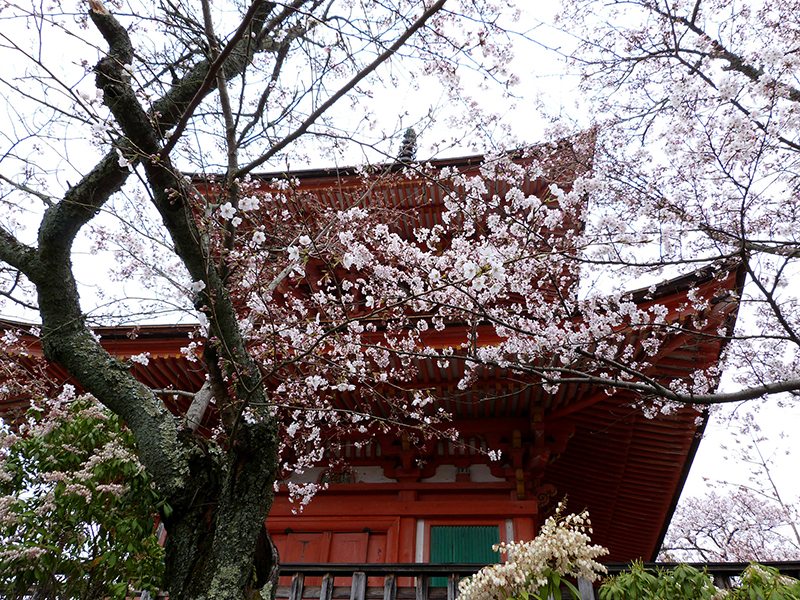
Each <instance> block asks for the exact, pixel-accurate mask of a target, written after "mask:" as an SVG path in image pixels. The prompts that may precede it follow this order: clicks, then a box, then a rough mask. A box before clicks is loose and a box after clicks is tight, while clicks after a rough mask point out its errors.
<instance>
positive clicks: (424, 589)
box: [277, 562, 800, 600]
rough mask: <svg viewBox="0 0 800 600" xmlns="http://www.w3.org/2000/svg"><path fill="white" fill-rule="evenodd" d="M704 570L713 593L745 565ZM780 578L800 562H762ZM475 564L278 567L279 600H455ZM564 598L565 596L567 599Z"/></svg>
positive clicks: (591, 598) (586, 592) (588, 588)
mask: <svg viewBox="0 0 800 600" xmlns="http://www.w3.org/2000/svg"><path fill="white" fill-rule="evenodd" d="M690 564H691V565H692V566H695V567H697V568H699V569H703V568H705V569H707V570H708V573H709V574H710V575H711V576H712V577H713V578H714V583H715V585H717V587H730V585H731V582H732V579H733V578H734V577H736V576H737V575H739V574H741V572H742V571H743V570H744V569H745V567H747V564H748V563H690ZM763 564H766V565H768V566H773V567H776V568H777V569H779V570H780V571H781V573H783V574H784V575H788V576H790V577H795V578H798V579H800V562H766V563H763ZM482 566H483V565H474V564H455V565H443V564H436V565H435V564H424V563H410V564H284V565H281V571H280V572H281V583H282V585H280V586H279V587H278V594H277V598H278V599H279V600H312V599H313V600H334V599H335V598H346V599H349V600H368V599H369V600H373V599H380V600H402V599H412V600H445V599H446V600H455V599H456V598H458V582H459V580H460V579H461V578H463V577H467V576H469V575H472V574H474V573H476V572H477V571H478V570H479V569H480V568H481V567H482ZM674 566H675V565H674V564H670V563H645V567H647V568H657V567H662V568H670V567H674ZM606 567H607V568H608V572H609V574H610V575H615V574H617V573H619V572H621V571H624V570H625V569H627V568H628V567H629V565H628V564H627V563H611V564H607V565H606ZM577 584H578V589H579V590H580V592H581V600H595V598H596V595H595V590H594V588H593V587H592V584H591V583H589V582H588V581H584V580H579V581H578V582H577ZM565 597H567V596H565Z"/></svg>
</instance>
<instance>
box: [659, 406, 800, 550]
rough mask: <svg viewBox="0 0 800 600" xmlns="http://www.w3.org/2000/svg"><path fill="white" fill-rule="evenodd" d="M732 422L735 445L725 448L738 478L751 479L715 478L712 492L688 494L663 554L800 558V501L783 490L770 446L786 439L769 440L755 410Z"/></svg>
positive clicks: (675, 518) (665, 540) (665, 542)
mask: <svg viewBox="0 0 800 600" xmlns="http://www.w3.org/2000/svg"><path fill="white" fill-rule="evenodd" d="M728 426H729V430H728V432H727V433H728V435H729V436H730V437H732V438H733V443H731V444H729V445H727V446H725V447H724V450H725V451H726V452H727V456H726V459H728V461H729V462H730V463H731V466H732V467H733V466H734V465H735V466H737V467H738V469H736V471H738V473H736V476H737V477H745V478H746V479H744V480H743V481H739V482H737V481H736V480H735V479H734V480H731V479H727V480H709V481H708V485H709V487H710V488H711V489H710V490H709V491H708V492H707V493H706V494H704V495H702V496H689V497H685V498H682V499H681V501H680V502H679V504H678V508H677V510H676V512H675V515H674V516H673V519H672V522H671V523H670V527H669V529H668V531H667V535H666V538H665V539H664V542H663V544H662V547H661V553H660V557H661V558H662V559H664V560H669V561H693V560H694V561H742V562H744V561H754V562H762V561H770V560H798V559H800V511H799V510H798V509H799V508H800V504H798V499H797V498H793V497H791V496H787V494H786V492H783V493H782V491H781V489H780V485H779V483H778V481H779V480H776V476H777V475H778V473H777V472H776V465H775V457H774V455H772V454H769V453H768V452H767V451H766V450H765V449H768V448H778V449H780V448H781V445H782V442H781V440H767V439H766V438H765V437H764V435H763V434H761V432H760V429H759V427H758V423H757V420H756V419H755V417H754V415H753V414H751V413H744V414H743V415H741V416H740V415H738V414H734V415H733V418H732V419H730V420H729V421H728ZM784 452H787V453H788V451H787V450H785V449H784ZM742 468H744V473H742ZM731 470H734V469H731ZM720 471H721V472H724V469H722V468H721V469H720Z"/></svg>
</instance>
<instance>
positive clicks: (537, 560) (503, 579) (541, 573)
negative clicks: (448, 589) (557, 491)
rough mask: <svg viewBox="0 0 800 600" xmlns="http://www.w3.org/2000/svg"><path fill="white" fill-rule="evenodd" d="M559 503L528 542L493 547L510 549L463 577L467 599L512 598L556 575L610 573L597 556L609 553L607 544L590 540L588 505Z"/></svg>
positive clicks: (461, 588) (590, 577) (586, 576)
mask: <svg viewBox="0 0 800 600" xmlns="http://www.w3.org/2000/svg"><path fill="white" fill-rule="evenodd" d="M563 511H564V505H563V503H562V504H559V505H558V507H557V509H556V512H555V514H554V515H553V516H551V517H549V518H548V519H547V520H546V521H545V523H544V525H542V528H541V530H540V531H539V534H538V535H537V536H536V537H535V538H534V539H533V540H530V541H527V542H508V543H502V544H499V545H498V546H495V547H494V549H495V550H497V551H499V552H501V553H502V554H505V555H506V557H507V560H506V562H504V563H500V564H496V565H491V566H488V567H484V568H483V569H481V570H480V571H479V572H478V573H477V574H475V575H474V576H472V577H469V578H467V579H463V580H462V581H461V582H460V583H459V598H462V600H507V599H508V598H522V597H526V598H527V597H528V596H527V595H525V594H535V593H536V592H537V591H538V590H540V589H542V588H544V587H545V586H547V585H548V583H549V582H550V581H551V578H552V576H553V575H558V576H568V577H574V578H583V579H586V580H588V581H596V580H597V579H598V578H599V577H600V575H601V574H604V573H606V569H605V567H604V566H603V565H601V564H600V563H599V562H597V559H598V558H599V557H601V556H604V555H606V554H608V550H606V549H605V548H603V547H602V546H598V545H593V544H591V543H590V541H591V538H590V534H591V533H592V527H591V522H590V520H589V515H588V513H587V512H586V511H584V512H582V513H579V514H566V515H565V514H563Z"/></svg>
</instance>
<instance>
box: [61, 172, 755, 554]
mask: <svg viewBox="0 0 800 600" xmlns="http://www.w3.org/2000/svg"><path fill="white" fill-rule="evenodd" d="M479 158H480V157H471V158H465V159H457V160H451V161H439V162H440V164H439V165H438V166H444V165H448V166H454V167H458V168H461V169H463V170H470V169H471V170H473V171H475V170H477V164H478V160H479ZM565 173H566V175H564V173H562V175H563V176H565V177H567V178H569V177H570V176H572V173H570V172H565ZM292 176H293V177H294V178H296V179H297V180H298V181H299V187H300V188H301V189H303V190H305V191H306V192H307V193H309V194H315V195H317V196H318V197H319V198H327V199H328V200H327V201H329V202H330V203H331V204H332V205H335V204H336V203H337V202H345V201H346V199H347V194H348V189H349V188H350V187H352V188H353V189H355V187H356V186H359V185H363V179H361V178H360V177H357V176H356V175H355V174H354V172H351V171H346V170H340V171H307V172H297V173H293V174H292ZM548 183H549V182H547V181H539V180H537V181H533V182H530V183H529V189H527V190H525V191H526V193H537V192H538V193H543V191H544V190H545V189H546V186H547V184H548ZM436 194H437V191H436V187H435V186H432V187H431V186H429V187H426V186H425V185H424V183H422V182H420V181H419V180H414V179H405V180H403V181H402V182H398V181H397V180H394V183H391V184H386V185H384V186H379V188H377V189H376V190H374V196H380V197H382V198H383V200H382V201H383V202H386V203H389V204H392V205H397V206H402V207H405V208H409V207H410V208H414V210H415V211H416V212H415V214H417V215H418V218H419V219H420V220H422V221H425V222H430V221H431V220H435V219H436V214H437V212H436V211H437V210H441V208H440V206H441V198H437V197H436ZM742 285H743V273H742V272H741V271H740V270H737V269H736V268H729V269H727V270H725V269H722V270H719V269H718V270H712V269H707V270H703V271H698V272H695V273H692V274H689V275H685V276H682V277H679V278H677V279H673V280H670V281H666V282H664V283H662V284H660V285H658V286H654V287H651V288H649V289H648V290H642V291H640V292H633V293H632V298H633V299H634V300H635V302H636V303H637V304H638V306H639V307H640V308H646V307H647V306H649V305H651V304H655V303H658V304H661V305H663V306H665V307H666V308H667V309H668V315H667V317H666V320H667V322H668V323H673V324H675V325H676V326H677V327H676V333H673V334H671V336H670V337H669V339H668V340H667V341H666V342H665V343H663V344H662V347H661V348H660V350H659V351H658V354H657V356H655V357H654V358H652V359H651V362H652V364H653V366H652V368H651V369H650V371H648V372H647V373H646V375H647V376H648V377H651V378H654V379H656V380H661V381H671V380H675V379H681V378H687V379H688V378H689V377H690V376H691V375H692V374H693V373H694V372H695V371H697V370H698V369H704V368H707V367H711V366H713V365H715V364H716V363H717V362H718V360H719V359H720V354H721V352H722V349H723V342H722V341H721V338H720V336H719V335H718V332H719V331H720V330H722V329H726V330H728V331H731V330H732V327H733V323H734V321H735V318H736V312H737V306H738V305H737V303H736V301H735V298H736V297H737V294H738V292H739V291H740V290H741V287H742ZM690 290H694V292H693V293H696V294H697V295H700V296H703V297H706V298H710V299H712V301H711V302H709V303H708V308H707V309H705V311H704V313H703V314H700V313H698V310H697V309H696V308H692V306H691V305H692V303H691V302H689V301H688V298H687V294H688V293H689V291H690ZM690 322H691V323H692V324H693V325H689V323H690ZM684 324H685V326H683V325H684ZM191 329H192V328H191V327H185V326H141V327H137V328H136V336H135V338H133V339H132V336H130V335H129V334H130V333H131V329H130V328H124V327H122V328H101V329H99V330H98V331H97V333H99V334H100V335H101V343H102V344H103V346H104V347H105V348H106V349H107V350H108V351H109V352H111V353H112V354H114V355H116V356H119V357H120V358H126V357H130V356H133V355H137V354H139V353H141V352H145V351H146V352H148V353H149V354H150V360H149V364H148V365H147V366H142V365H139V364H135V365H133V367H132V368H133V370H134V372H135V374H136V376H137V377H138V378H140V379H141V380H142V381H143V382H145V383H146V384H147V385H150V386H152V387H153V388H159V389H163V388H175V389H182V390H188V391H195V390H197V389H199V388H200V386H201V385H202V383H203V381H204V373H203V372H202V370H201V369H200V367H199V366H198V365H199V363H191V362H189V361H187V360H186V359H185V358H184V356H183V355H182V354H181V350H180V349H181V347H183V346H186V345H187V334H188V332H189V331H190V330H191ZM459 335H460V332H459V331H457V330H456V329H453V328H449V327H448V328H446V329H445V330H444V331H442V332H441V333H439V334H436V335H435V336H433V337H432V338H431V343H432V344H436V345H441V346H446V345H449V344H452V343H453V341H452V340H453V339H457V338H458V336H459ZM632 335H633V334H632ZM437 336H438V337H437ZM482 339H486V340H489V341H487V342H486V343H490V340H491V336H483V337H482ZM634 341H635V340H634ZM423 367H424V368H421V369H420V373H419V379H420V381H419V383H420V384H423V385H424V386H426V387H428V388H435V389H436V390H437V395H438V396H440V397H441V398H443V400H442V402H443V403H444V404H445V409H446V410H448V411H449V412H451V413H452V415H453V417H454V422H453V424H454V425H455V427H456V428H457V429H458V430H459V431H460V433H461V437H462V439H463V440H464V442H465V443H464V444H454V443H451V442H448V441H441V440H440V441H434V442H431V443H428V444H426V445H424V446H423V447H422V448H419V447H415V446H414V445H412V444H409V443H408V441H407V440H405V439H404V438H403V437H402V436H401V437H396V436H395V437H390V436H384V437H376V438H374V439H372V440H370V441H369V442H368V443H367V444H366V445H361V446H356V445H353V446H352V447H349V448H346V449H345V458H346V460H347V464H348V465H349V468H348V469H347V470H346V471H344V472H341V473H338V472H337V473H333V474H331V473H328V472H326V471H325V470H324V469H322V468H319V469H313V470H311V471H308V472H306V473H305V474H304V475H303V476H302V477H300V478H298V482H313V481H321V480H323V479H324V480H326V481H328V482H329V486H328V489H327V490H325V491H321V492H319V493H318V495H317V496H316V497H315V498H314V500H313V501H312V502H311V503H310V504H309V505H308V506H307V507H305V509H304V510H303V511H302V512H301V513H300V514H295V513H294V512H293V509H294V508H295V505H293V504H291V503H290V501H289V498H288V494H287V492H286V490H285V489H284V488H282V489H281V491H280V492H279V493H278V494H277V495H276V499H275V503H274V505H273V508H272V511H271V513H270V515H269V518H268V520H267V522H266V526H267V528H268V530H269V532H270V533H271V535H272V538H273V540H274V541H275V544H276V545H277V546H278V548H279V551H280V556H281V561H282V562H285V563H425V562H434V563H486V562H495V561H496V560H497V555H496V554H494V553H493V552H492V551H491V549H490V548H491V545H492V544H493V543H496V542H498V541H506V540H521V539H529V538H532V537H533V536H534V535H535V532H536V531H537V528H538V526H539V525H540V523H541V522H542V521H543V519H544V518H545V517H546V516H547V515H548V514H549V513H550V511H552V510H553V508H554V506H555V504H556V503H557V502H558V501H560V500H561V499H562V498H564V497H565V496H566V497H567V498H568V508H569V510H571V511H580V510H582V509H584V508H586V509H588V510H589V513H590V515H591V518H592V522H593V526H594V536H593V541H594V542H595V543H598V544H601V545H603V546H606V547H607V548H608V549H609V551H610V554H609V556H608V560H609V561H629V560H633V559H643V560H645V561H647V560H654V559H655V556H656V553H657V551H658V549H659V545H660V543H661V540H662V538H663V536H664V534H665V530H666V527H667V524H668V522H669V519H670V517H671V515H672V512H673V510H674V508H675V505H676V502H677V500H678V496H679V494H680V492H681V488H682V486H683V483H684V480H685V478H686V476H687V473H688V470H689V467H690V465H691V462H692V458H693V457H694V454H695V452H696V450H697V447H698V443H699V442H700V438H701V435H702V432H703V429H704V427H705V422H706V418H705V416H704V414H702V413H699V412H697V411H696V410H694V409H693V408H691V407H685V408H680V409H678V410H676V411H674V412H672V413H671V414H669V415H663V414H661V415H658V416H656V417H654V418H648V417H646V416H645V415H644V414H643V412H642V410H641V409H640V408H637V407H636V406H634V404H635V401H636V400H637V398H635V397H634V395H633V394H632V393H630V392H625V391H619V392H616V393H611V394H610V393H608V392H607V391H606V390H604V389H596V388H593V387H591V386H589V385H578V384H568V385H562V386H560V387H559V388H558V391H557V392H555V393H552V394H551V393H548V392H546V391H544V390H543V389H542V388H541V387H539V386H525V387H522V388H520V386H519V385H518V384H517V383H515V382H514V380H513V379H512V378H509V377H506V376H504V374H503V373H501V372H494V373H492V374H486V375H485V376H482V377H481V378H479V379H478V381H477V382H476V383H475V385H474V387H473V388H472V389H470V390H468V391H467V393H463V392H462V393H460V394H459V395H458V396H457V397H455V396H452V397H451V396H449V395H448V394H449V392H448V391H449V390H453V389H455V385H456V382H457V381H458V379H459V376H460V375H459V372H458V371H457V369H456V368H455V367H453V368H451V369H440V368H438V367H436V366H435V365H434V364H430V365H423ZM53 370H54V372H58V367H57V366H53ZM66 379H67V377H66V376H64V380H66ZM184 401H186V399H180V398H174V399H170V400H168V402H171V403H172V405H171V408H172V409H173V410H174V411H175V412H176V413H179V412H181V411H185V409H186V406H185V405H180V404H179V403H180V402H184ZM207 418H211V417H210V416H207ZM488 449H492V450H499V451H501V452H502V455H501V456H502V457H501V459H500V460H498V461H491V460H489V458H488V456H487V454H486V452H485V450H488Z"/></svg>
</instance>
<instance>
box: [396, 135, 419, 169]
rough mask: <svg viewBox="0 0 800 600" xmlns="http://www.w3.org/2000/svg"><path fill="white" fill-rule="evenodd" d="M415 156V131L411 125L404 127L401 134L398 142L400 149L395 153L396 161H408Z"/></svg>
mask: <svg viewBox="0 0 800 600" xmlns="http://www.w3.org/2000/svg"><path fill="white" fill-rule="evenodd" d="M416 158H417V132H416V131H414V128H413V127H409V128H408V129H406V132H405V133H404V134H403V141H402V142H401V143H400V151H399V152H398V153H397V162H399V163H410V162H413V161H414V160H416Z"/></svg>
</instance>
